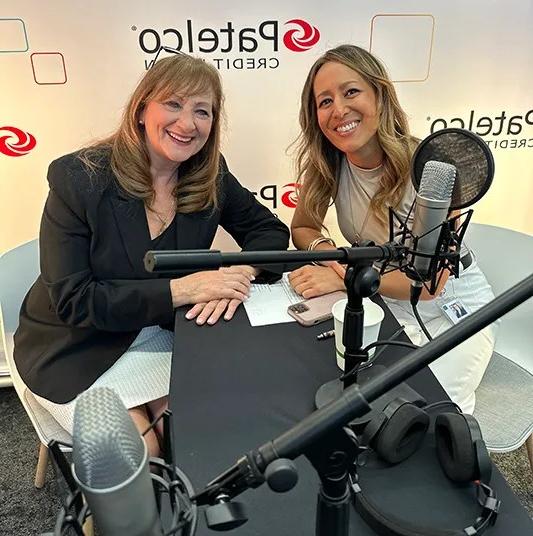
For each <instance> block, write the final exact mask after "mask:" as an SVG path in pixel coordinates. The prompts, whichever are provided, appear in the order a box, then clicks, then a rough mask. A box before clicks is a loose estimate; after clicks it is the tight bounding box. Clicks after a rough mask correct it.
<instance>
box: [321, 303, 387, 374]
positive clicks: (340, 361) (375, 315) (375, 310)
mask: <svg viewBox="0 0 533 536" xmlns="http://www.w3.org/2000/svg"><path fill="white" fill-rule="evenodd" d="M347 303H348V300H347V299H344V300H339V301H338V302H335V303H334V304H333V307H332V308H331V312H332V313H333V319H334V323H335V353H336V354H337V365H338V366H339V368H340V369H341V370H344V345H343V344H342V330H343V327H344V309H346V304H347ZM363 309H364V328H363V347H365V346H367V345H368V344H370V343H373V342H375V341H377V340H378V336H379V329H380V327H381V322H382V321H383V318H385V313H384V312H383V309H382V308H381V307H380V306H379V305H377V304H375V303H374V302H373V301H372V300H369V299H368V298H364V299H363ZM374 351H375V348H372V349H371V350H370V351H369V352H368V355H369V356H371V355H372V354H373V353H374Z"/></svg>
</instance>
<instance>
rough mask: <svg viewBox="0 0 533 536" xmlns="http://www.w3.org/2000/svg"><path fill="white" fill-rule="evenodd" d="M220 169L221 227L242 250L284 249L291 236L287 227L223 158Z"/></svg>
mask: <svg viewBox="0 0 533 536" xmlns="http://www.w3.org/2000/svg"><path fill="white" fill-rule="evenodd" d="M221 170H222V184H221V186H222V191H221V198H222V207H221V209H222V212H221V218H220V224H221V225H222V227H223V228H224V229H225V230H226V231H228V233H229V234H230V235H231V236H232V237H233V238H234V239H235V241H236V242H237V244H239V246H240V247H241V249H242V250H243V251H267V250H285V249H287V247H288V245H289V237H290V232H289V229H288V228H287V226H286V225H285V224H284V223H283V222H282V221H280V220H279V218H277V217H276V216H274V214H272V212H270V210H268V209H267V208H266V207H265V206H264V205H262V204H261V203H259V201H257V199H256V198H255V196H254V195H253V194H252V193H251V192H250V191H249V190H247V189H246V188H244V187H243V186H242V185H241V184H240V183H239V181H238V180H237V179H236V178H235V177H234V176H233V175H232V173H231V172H230V171H229V170H228V168H227V165H226V162H225V160H224V159H223V158H222V163H221Z"/></svg>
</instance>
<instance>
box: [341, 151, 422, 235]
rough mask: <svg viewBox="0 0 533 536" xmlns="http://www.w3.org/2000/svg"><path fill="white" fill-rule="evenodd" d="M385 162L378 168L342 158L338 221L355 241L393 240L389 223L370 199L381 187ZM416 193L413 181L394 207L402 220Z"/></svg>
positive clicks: (345, 232) (344, 233)
mask: <svg viewBox="0 0 533 536" xmlns="http://www.w3.org/2000/svg"><path fill="white" fill-rule="evenodd" d="M382 176H383V166H379V167H377V168H374V169H361V168H359V167H357V166H355V165H353V164H352V163H350V162H349V161H348V159H347V158H346V157H345V158H343V159H342V164H341V169H340V171H339V177H338V181H339V189H338V192H337V196H336V198H335V208H336V210H337V221H338V223H339V228H340V230H341V232H342V234H343V236H344V238H345V239H346V240H347V241H348V242H350V244H353V243H354V242H358V241H360V240H361V239H365V240H373V241H374V242H376V244H384V243H385V242H388V241H389V228H388V225H386V226H384V225H383V224H382V223H380V222H379V221H378V220H377V218H376V217H375V215H374V214H373V213H372V212H370V211H369V206H370V200H371V199H372V197H374V195H375V194H376V192H377V191H378V189H379V186H380V181H381V177H382ZM415 197H416V191H415V189H414V187H413V185H412V184H411V182H409V185H408V187H407V188H406V191H405V194H404V196H403V199H402V200H401V202H400V203H399V205H398V206H397V207H394V210H395V212H396V213H397V214H398V216H399V217H400V219H401V220H402V221H405V218H406V217H407V215H408V214H409V212H410V211H411V207H412V205H413V202H414V200H415ZM412 217H413V211H411V214H410V217H409V221H408V222H407V224H408V226H409V227H411V224H412ZM394 227H395V231H398V230H399V229H400V226H399V223H398V222H395V225H394Z"/></svg>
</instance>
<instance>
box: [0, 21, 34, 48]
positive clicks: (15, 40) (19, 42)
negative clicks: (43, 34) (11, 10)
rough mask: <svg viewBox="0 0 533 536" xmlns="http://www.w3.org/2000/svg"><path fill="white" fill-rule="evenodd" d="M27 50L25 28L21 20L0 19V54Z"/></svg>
mask: <svg viewBox="0 0 533 536" xmlns="http://www.w3.org/2000/svg"><path fill="white" fill-rule="evenodd" d="M28 49H29V45H28V35H27V33H26V26H25V24H24V21H23V20H22V19H15V18H13V19H0V54H1V53H8V52H26V51H27V50H28Z"/></svg>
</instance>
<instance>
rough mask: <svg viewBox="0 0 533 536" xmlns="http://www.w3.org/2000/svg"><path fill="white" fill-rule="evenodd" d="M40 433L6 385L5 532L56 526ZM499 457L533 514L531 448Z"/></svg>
mask: <svg viewBox="0 0 533 536" xmlns="http://www.w3.org/2000/svg"><path fill="white" fill-rule="evenodd" d="M37 442H38V441H37V436H36V435H35V432H34V431H33V428H32V426H31V423H30V421H29V419H28V417H27V416H26V413H25V412H24V409H23V407H22V406H21V404H20V402H19V400H18V398H17V396H16V393H15V391H14V390H13V389H0V535H2V536H7V535H9V536H26V535H28V536H29V535H31V536H35V535H39V534H41V532H45V531H50V530H52V528H53V526H54V521H55V517H56V514H57V510H58V506H59V501H58V499H57V489H58V487H57V485H56V483H55V480H54V475H53V471H52V470H51V468H50V467H49V468H48V474H47V482H46V485H45V487H44V488H43V489H41V490H37V489H35V487H34V485H33V478H34V474H35V466H36V463H37V456H38V445H37ZM493 459H494V461H495V463H496V465H497V466H498V467H499V469H500V470H501V471H502V473H503V474H504V475H505V477H506V478H507V480H508V482H509V484H510V486H511V487H512V488H513V490H514V492H515V493H516V495H517V496H518V498H519V500H520V501H521V503H522V504H523V505H524V506H525V507H526V509H527V510H528V511H529V513H530V515H531V516H532V517H533V479H532V477H531V470H530V468H529V461H528V459H527V454H526V451H525V447H522V448H521V449H519V450H517V451H515V452H511V453H508V454H498V455H494V456H493Z"/></svg>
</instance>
